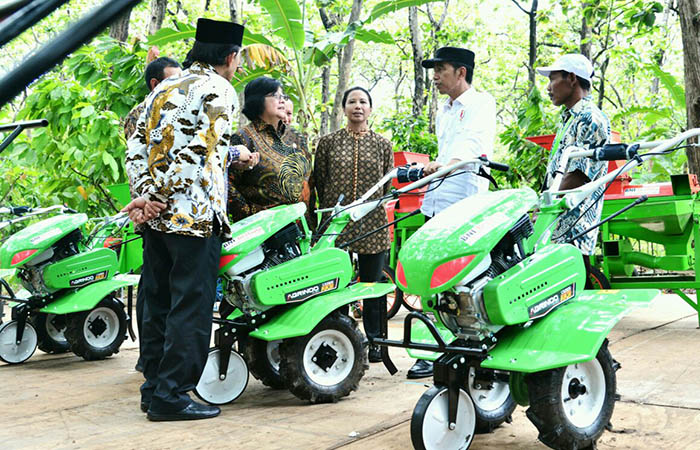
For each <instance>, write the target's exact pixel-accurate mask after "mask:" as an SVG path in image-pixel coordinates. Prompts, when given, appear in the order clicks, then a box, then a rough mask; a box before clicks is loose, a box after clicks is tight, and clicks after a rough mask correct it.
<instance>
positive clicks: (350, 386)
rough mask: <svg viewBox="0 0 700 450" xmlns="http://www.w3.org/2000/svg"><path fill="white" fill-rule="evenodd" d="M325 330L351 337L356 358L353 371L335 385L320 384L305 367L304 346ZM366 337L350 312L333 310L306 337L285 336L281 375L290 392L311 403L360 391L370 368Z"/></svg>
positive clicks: (327, 401) (322, 401) (329, 401)
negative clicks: (344, 312) (349, 314)
mask: <svg viewBox="0 0 700 450" xmlns="http://www.w3.org/2000/svg"><path fill="white" fill-rule="evenodd" d="M324 330H337V331H340V332H341V333H343V334H345V336H347V337H348V339H349V340H350V343H351V345H352V347H353V350H354V353H355V357H354V361H353V366H352V369H351V370H350V374H349V375H348V376H347V377H346V378H345V379H344V380H343V381H342V382H340V383H337V384H335V385H333V386H321V385H319V384H318V383H315V382H314V381H312V380H311V379H310V378H309V376H308V375H307V373H306V371H305V370H304V349H305V347H306V344H307V343H308V342H309V340H310V339H311V338H312V337H313V336H314V335H315V334H316V333H319V332H321V331H324ZM364 343H365V339H364V336H363V335H362V333H361V332H360V330H359V329H358V327H357V322H356V321H355V320H354V319H352V318H350V317H349V316H347V315H344V314H341V313H340V312H339V311H334V312H332V313H331V314H330V315H328V316H326V317H325V318H324V319H323V320H322V321H321V322H320V323H319V324H318V325H316V327H315V328H314V329H313V330H312V331H311V333H309V334H307V335H306V336H300V337H297V338H291V339H286V340H285V341H284V342H282V345H280V359H281V361H280V374H281V375H282V380H283V381H284V384H285V386H286V387H287V389H289V391H290V392H291V393H292V394H294V395H295V396H297V397H298V398H300V399H302V400H308V401H309V402H310V403H336V402H337V401H338V400H340V399H341V398H343V397H346V396H348V395H350V392H352V391H354V390H357V388H358V386H359V384H360V380H361V379H362V377H363V376H364V375H365V371H366V370H367V369H369V361H368V360H367V349H366V347H365V345H364Z"/></svg>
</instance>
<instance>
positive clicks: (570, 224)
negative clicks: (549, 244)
mask: <svg viewBox="0 0 700 450" xmlns="http://www.w3.org/2000/svg"><path fill="white" fill-rule="evenodd" d="M557 139H558V140H559V146H558V147H557V148H556V149H553V153H552V154H550V157H549V162H548V163H547V179H548V180H551V179H552V177H553V175H554V171H555V170H556V168H557V166H558V165H559V161H560V160H561V156H562V152H563V150H564V149H565V148H566V147H569V146H571V145H574V146H576V147H581V148H583V149H590V148H595V147H600V146H602V145H604V144H607V143H608V142H609V141H610V121H609V120H608V118H607V116H606V115H605V114H604V113H603V112H602V111H601V110H600V109H598V107H597V106H596V105H595V103H594V102H593V98H592V97H591V96H590V95H588V96H587V97H584V98H582V99H581V100H579V101H578V103H576V104H575V105H574V106H573V107H572V108H571V109H565V110H564V111H563V112H562V115H561V123H560V127H559V131H558V132H557ZM576 170H580V171H581V172H583V174H584V175H586V176H587V177H588V178H589V179H590V180H591V181H593V180H596V179H598V178H600V177H602V176H605V174H607V173H608V163H607V162H606V161H593V160H592V159H590V158H576V159H570V160H569V163H568V164H567V166H566V170H565V172H574V171H576ZM604 189H605V188H604V187H603V186H601V187H600V188H598V189H597V190H596V191H595V192H594V193H593V194H591V195H590V196H589V197H588V198H587V199H586V200H584V201H583V203H581V204H580V205H578V206H576V207H575V208H573V209H571V210H570V211H568V212H566V213H565V214H564V215H563V216H562V217H561V218H560V219H559V223H558V224H557V226H556V229H555V230H554V233H553V234H552V236H553V237H554V238H555V239H554V240H555V241H556V242H566V241H567V240H569V239H570V238H571V237H573V236H575V235H577V234H579V233H581V232H583V231H585V230H587V229H588V228H590V227H591V226H592V225H594V224H596V223H597V222H598V221H599V220H600V215H601V213H602V211H603V198H602V195H603V190H604ZM596 199H598V201H597V202H595V204H594V201H595V200H596ZM582 214H583V217H581V215H582ZM579 217H580V218H579ZM597 238H598V228H596V229H594V230H591V231H590V232H588V233H587V234H586V235H584V236H582V237H581V238H579V239H577V240H575V241H574V242H572V244H573V245H575V246H576V247H577V248H579V249H580V250H581V253H583V254H584V255H592V254H593V252H594V250H595V243H596V239H597Z"/></svg>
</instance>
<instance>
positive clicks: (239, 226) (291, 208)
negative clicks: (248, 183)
mask: <svg viewBox="0 0 700 450" xmlns="http://www.w3.org/2000/svg"><path fill="white" fill-rule="evenodd" d="M305 212H306V204H305V203H303V202H301V203H295V204H293V205H281V206H275V207H274V208H270V209H266V210H264V211H260V212H258V213H256V214H253V215H252V216H250V217H246V218H245V219H243V220H239V221H238V222H236V223H234V224H233V225H232V226H231V235H232V236H233V238H232V239H231V240H230V241H226V242H224V243H223V245H222V247H223V249H222V254H234V253H235V254H237V255H245V254H247V253H248V252H250V251H251V250H254V249H255V248H256V247H258V246H259V245H260V244H262V243H263V242H265V240H266V239H267V238H269V237H270V236H272V235H273V234H275V233H276V232H278V231H279V230H281V229H282V228H284V227H285V226H287V225H289V224H290V223H292V222H294V221H296V220H298V219H300V218H302V217H303V216H304V213H305Z"/></svg>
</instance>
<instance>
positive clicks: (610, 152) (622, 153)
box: [591, 144, 639, 161]
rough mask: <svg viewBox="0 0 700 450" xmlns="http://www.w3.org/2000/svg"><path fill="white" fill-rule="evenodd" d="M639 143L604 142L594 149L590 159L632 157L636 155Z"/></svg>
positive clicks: (611, 159)
mask: <svg viewBox="0 0 700 450" xmlns="http://www.w3.org/2000/svg"><path fill="white" fill-rule="evenodd" d="M638 151H639V145H637V144H634V145H627V144H605V145H604V146H602V147H600V148H598V149H596V150H595V151H594V152H593V155H592V156H591V159H594V160H596V161H617V160H619V159H632V158H635V157H636V156H637V152H638Z"/></svg>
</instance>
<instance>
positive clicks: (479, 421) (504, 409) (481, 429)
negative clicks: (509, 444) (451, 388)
mask: <svg viewBox="0 0 700 450" xmlns="http://www.w3.org/2000/svg"><path fill="white" fill-rule="evenodd" d="M467 382H469V380H467ZM508 389H509V391H508V392H509V394H508V397H507V398H506V401H505V402H503V403H502V404H501V406H499V407H498V408H496V409H493V410H491V411H486V410H483V409H481V408H479V405H478V404H477V403H476V402H474V412H475V414H476V433H477V434H486V433H491V432H492V431H493V430H495V429H496V428H498V427H499V426H500V425H501V424H502V423H503V422H510V421H511V420H512V414H513V411H515V407H516V406H518V405H517V403H515V400H514V399H513V395H512V394H510V386H509V388H508ZM465 391H466V392H467V393H468V394H469V395H470V396H471V395H472V394H471V391H470V390H469V387H468V386H467V387H465ZM472 401H474V398H473V397H472Z"/></svg>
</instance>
